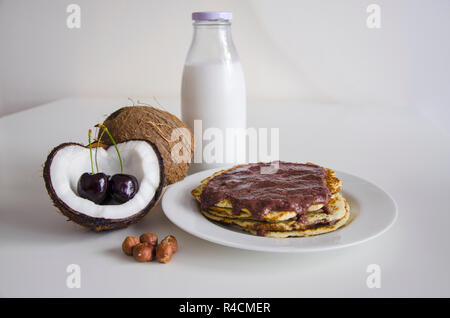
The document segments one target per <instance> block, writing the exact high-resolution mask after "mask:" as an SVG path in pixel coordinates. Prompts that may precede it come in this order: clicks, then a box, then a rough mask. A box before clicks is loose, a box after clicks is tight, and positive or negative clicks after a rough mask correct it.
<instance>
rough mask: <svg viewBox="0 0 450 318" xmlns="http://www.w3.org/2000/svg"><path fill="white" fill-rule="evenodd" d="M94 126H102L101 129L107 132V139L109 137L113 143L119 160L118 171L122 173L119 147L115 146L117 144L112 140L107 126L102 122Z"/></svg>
mask: <svg viewBox="0 0 450 318" xmlns="http://www.w3.org/2000/svg"><path fill="white" fill-rule="evenodd" d="M95 127H99V128H102V129H103V131H104V132H106V133H107V134H108V136H109V139H111V142H112V143H113V145H114V148H116V151H117V156H118V157H119V161H120V173H123V162H122V157H121V156H120V151H119V148H117V144H116V142H115V141H114V138H113V136H112V135H111V133H110V132H109V130H108V128H107V127H106V126H105V125H103V124H97V125H95Z"/></svg>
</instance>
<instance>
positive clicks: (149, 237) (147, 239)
mask: <svg viewBox="0 0 450 318" xmlns="http://www.w3.org/2000/svg"><path fill="white" fill-rule="evenodd" d="M139 240H140V241H141V243H149V244H150V245H153V246H156V245H158V236H157V235H156V234H153V233H144V234H142V235H141V236H140V237H139Z"/></svg>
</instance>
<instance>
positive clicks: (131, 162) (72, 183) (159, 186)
mask: <svg viewBox="0 0 450 318" xmlns="http://www.w3.org/2000/svg"><path fill="white" fill-rule="evenodd" d="M117 147H118V148H119V151H120V154H121V156H122V159H123V173H126V174H130V175H133V176H135V177H136V178H137V180H138V183H139V190H138V192H137V193H136V194H135V196H134V197H133V198H132V199H131V200H129V201H127V202H125V203H123V204H114V205H113V204H111V205H107V204H106V205H99V204H95V203H94V202H92V201H89V200H87V199H84V198H82V197H80V196H79V195H78V192H77V184H78V180H79V178H80V176H81V175H82V174H83V173H85V172H90V171H91V162H90V154H89V147H86V146H83V145H81V144H77V143H64V144H61V145H59V146H57V147H56V148H55V149H53V150H52V151H51V153H50V154H49V155H48V157H47V161H46V162H45V166H44V181H45V186H46V188H47V192H48V194H49V195H50V198H51V199H52V200H53V203H54V205H55V206H56V207H57V208H58V209H59V210H60V211H61V212H62V213H63V214H64V215H65V216H67V217H68V218H69V219H70V220H72V221H74V222H76V223H78V224H80V225H82V226H85V227H88V228H90V229H92V230H94V231H104V230H113V229H119V228H123V227H127V226H128V225H130V224H133V223H136V222H137V221H139V220H140V219H141V218H142V217H144V216H145V215H146V214H147V213H148V212H149V211H150V210H151V209H152V208H153V207H154V206H155V205H156V203H157V202H158V199H159V198H160V197H161V194H162V190H163V185H164V165H163V160H162V158H161V154H160V153H159V151H158V149H157V148H156V146H155V145H154V144H153V143H151V142H149V141H146V140H129V141H126V142H122V143H119V144H117ZM94 150H95V149H93V153H94ZM97 162H98V168H99V172H103V173H105V174H107V175H109V176H112V175H114V174H117V173H120V163H119V159H118V156H117V153H116V150H115V149H114V147H113V146H110V147H108V148H107V149H104V148H101V147H99V148H98V153H97Z"/></svg>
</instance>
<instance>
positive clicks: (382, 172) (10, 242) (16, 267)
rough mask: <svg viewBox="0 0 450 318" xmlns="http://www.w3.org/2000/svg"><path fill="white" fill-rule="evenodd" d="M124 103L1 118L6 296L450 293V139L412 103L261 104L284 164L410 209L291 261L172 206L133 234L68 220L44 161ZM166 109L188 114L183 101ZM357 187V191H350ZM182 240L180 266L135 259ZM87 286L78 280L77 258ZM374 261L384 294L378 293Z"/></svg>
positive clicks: (252, 121) (1, 292) (256, 109)
mask: <svg viewBox="0 0 450 318" xmlns="http://www.w3.org/2000/svg"><path fill="white" fill-rule="evenodd" d="M126 103H127V101H126V99H123V100H119V101H118V100H99V99H97V100H96V99H90V100H88V99H65V100H61V101H56V102H53V103H50V104H46V105H42V106H40V107H37V108H34V109H31V110H27V111H23V112H20V113H16V114H13V115H9V116H6V117H2V118H0V136H1V138H0V154H1V155H0V158H1V159H0V163H1V165H0V185H1V188H0V189H1V191H0V296H3V297H5V296H7V297H9V296H32V297H34V296H38V297H40V296H62V297H82V296H83V297H90V296H98V297H108V296H113V297H115V296H125V297H131V296H136V297H216V296H217V297H309V296H314V297H322V296H323V297H332V296H338V297H341V296H356V297H358V296H373V297H389V296H446V297H449V296H450V270H449V269H450V256H449V254H450V250H449V243H450V236H449V228H450V222H449V221H450V208H449V204H448V203H447V202H446V199H447V198H448V197H449V196H450V140H449V138H448V137H447V136H445V135H444V134H443V132H441V131H439V130H438V129H437V128H435V127H434V126H433V124H432V123H430V122H429V121H427V119H425V118H422V117H421V116H420V115H419V114H418V113H416V112H414V111H412V110H410V109H408V108H405V107H396V106H389V107H384V106H383V107H381V106H373V107H372V106H369V107H362V106H348V105H302V104H296V103H286V102H265V103H251V104H250V105H249V114H248V115H249V126H251V127H268V128H270V127H279V128H280V139H281V141H280V157H281V159H282V160H289V161H300V162H304V161H312V162H316V163H319V164H322V165H324V166H329V167H331V168H333V169H336V170H341V171H345V172H348V173H351V174H355V175H358V176H360V177H363V178H366V179H368V180H370V181H372V182H374V183H376V184H378V185H379V186H381V187H382V188H383V189H385V190H386V191H387V192H389V193H390V194H391V195H392V196H393V197H394V199H395V200H396V202H397V205H398V208H399V217H398V219H397V222H396V224H395V225H394V226H393V227H392V228H391V229H390V230H389V231H388V232H387V233H385V234H384V235H382V236H381V237H379V238H377V239H375V240H372V241H369V242H367V243H364V244H362V245H359V246H355V247H350V248H346V249H342V250H336V251H329V252H321V253H307V254H292V255H291V254H278V253H273V254H271V253H262V252H250V251H245V250H238V249H233V248H228V247H223V246H219V245H216V244H213V243H209V242H206V241H203V240H201V239H198V238H196V237H193V236H191V235H189V234H187V233H184V232H183V231H182V230H180V229H178V228H177V227H176V226H174V225H173V224H171V223H170V222H169V221H168V220H167V218H166V217H165V216H164V214H163V212H162V210H161V207H160V206H158V207H156V208H155V209H154V210H152V211H151V212H150V214H149V215H147V216H146V217H145V218H144V219H143V220H142V221H141V222H140V223H138V224H135V225H133V226H131V227H129V228H127V229H123V230H119V231H115V232H106V233H93V232H89V231H87V230H85V229H84V228H82V227H80V226H78V225H76V224H74V223H72V222H67V221H66V219H65V217H63V216H62V215H60V214H59V213H58V212H57V210H56V208H54V207H53V206H52V204H51V201H50V199H49V197H48V195H47V193H46V190H45V187H44V183H43V180H42V176H41V175H42V166H43V163H44V161H45V158H46V156H47V154H48V153H49V151H50V150H51V149H52V148H53V147H54V146H56V145H58V144H60V143H62V142H65V141H77V142H83V143H84V142H86V141H85V139H86V137H85V136H86V132H87V129H88V128H89V127H90V126H92V125H93V124H95V123H97V122H101V121H102V120H103V119H104V118H105V116H106V115H107V114H109V113H111V112H112V111H114V110H115V109H117V108H118V107H119V106H121V105H125V104H126ZM165 108H166V109H168V110H170V111H172V112H173V113H175V114H177V115H178V114H179V105H178V103H176V102H175V103H168V104H167V106H165ZM344 187H345V185H344ZM143 232H155V233H156V234H158V235H159V236H160V237H163V236H165V235H167V234H173V235H175V236H176V237H177V239H178V241H179V244H180V250H179V252H178V253H177V254H176V255H175V256H174V258H173V260H172V262H170V263H169V264H165V265H163V264H159V263H157V262H151V263H137V262H135V261H133V259H132V258H129V257H126V256H125V255H123V254H122V251H121V243H122V240H123V238H124V237H125V236H127V235H140V234H141V233H143ZM72 263H73V264H78V265H80V267H81V288H79V289H76V288H74V289H69V288H67V286H66V278H67V276H68V274H67V272H66V268H67V266H68V265H69V264H72ZM369 264H378V265H379V266H380V268H381V288H379V289H376V288H375V289H369V288H368V287H367V285H366V279H367V276H368V275H369V274H368V273H367V272H366V269H367V266H368V265H369Z"/></svg>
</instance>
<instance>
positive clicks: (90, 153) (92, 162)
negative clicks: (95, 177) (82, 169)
mask: <svg viewBox="0 0 450 318" xmlns="http://www.w3.org/2000/svg"><path fill="white" fill-rule="evenodd" d="M91 134H92V130H90V129H89V132H88V141H89V156H90V157H91V170H92V174H95V171H94V161H93V160H92V145H91Z"/></svg>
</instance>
